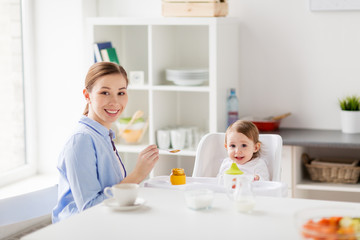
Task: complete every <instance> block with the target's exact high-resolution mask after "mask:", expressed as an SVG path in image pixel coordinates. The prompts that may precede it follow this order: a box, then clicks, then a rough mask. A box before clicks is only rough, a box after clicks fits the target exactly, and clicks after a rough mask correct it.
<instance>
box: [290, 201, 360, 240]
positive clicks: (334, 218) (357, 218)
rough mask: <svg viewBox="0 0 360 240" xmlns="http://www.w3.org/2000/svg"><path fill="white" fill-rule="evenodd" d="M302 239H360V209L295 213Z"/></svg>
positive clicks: (324, 209) (329, 209) (329, 207)
mask: <svg viewBox="0 0 360 240" xmlns="http://www.w3.org/2000/svg"><path fill="white" fill-rule="evenodd" d="M295 225H296V227H297V229H298V231H299V234H300V236H301V237H302V239H322V240H327V239H332V240H337V239H354V240H356V239H360V208H345V207H331V206H328V207H317V208H307V209H303V210H300V211H298V212H296V213H295Z"/></svg>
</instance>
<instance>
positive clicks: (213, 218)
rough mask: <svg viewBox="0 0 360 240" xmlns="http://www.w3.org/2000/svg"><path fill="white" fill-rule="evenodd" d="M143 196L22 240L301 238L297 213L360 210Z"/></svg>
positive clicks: (263, 200) (163, 193)
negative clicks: (125, 206)
mask: <svg viewBox="0 0 360 240" xmlns="http://www.w3.org/2000/svg"><path fill="white" fill-rule="evenodd" d="M140 197H142V198H144V199H145V200H146V203H145V205H144V206H142V207H141V208H139V209H136V210H133V211H113V210H112V209H110V208H109V207H107V206H105V205H104V204H103V203H102V204H99V205H97V206H94V207H92V208H90V209H88V210H86V211H84V212H82V213H80V214H77V215H75V216H73V217H70V218H69V219H66V220H64V221H62V222H59V223H56V224H53V225H50V226H48V227H45V228H43V229H40V230H38V231H37V232H34V233H31V234H29V235H27V236H24V237H23V238H22V239H23V240H42V239H44V240H45V239H46V240H48V239H52V240H57V239H59V240H63V239H66V240H71V239H87V240H92V239H94V240H95V239H96V240H99V239H104V240H105V239H106V240H111V239H157V240H161V239H166V240H169V239H171V240H173V239H179V240H180V239H181V240H185V239H216V240H218V239H235V238H236V239H300V237H299V234H298V231H297V230H296V228H295V224H294V213H295V212H296V211H299V210H301V209H304V208H308V207H323V206H332V207H333V206H347V207H352V208H354V209H355V208H357V209H360V204H358V203H349V202H330V201H320V200H307V199H292V198H275V197H264V196H261V197H260V196H259V197H256V206H255V210H254V212H253V213H252V214H243V213H239V212H236V211H235V209H234V206H233V204H232V202H231V201H230V200H229V199H228V198H227V196H226V194H224V193H215V199H214V202H213V207H212V208H211V209H209V210H201V211H194V210H191V209H188V208H187V207H186V205H185V200H184V193H183V191H181V190H172V189H164V188H145V187H142V188H140Z"/></svg>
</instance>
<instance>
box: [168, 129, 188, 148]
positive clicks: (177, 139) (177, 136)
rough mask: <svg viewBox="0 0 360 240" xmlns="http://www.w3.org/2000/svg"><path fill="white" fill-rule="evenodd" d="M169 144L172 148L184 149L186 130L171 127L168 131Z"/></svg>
mask: <svg viewBox="0 0 360 240" xmlns="http://www.w3.org/2000/svg"><path fill="white" fill-rule="evenodd" d="M170 138H171V145H172V147H173V148H174V149H184V147H185V141H186V131H185V130H184V129H173V130H171V131H170Z"/></svg>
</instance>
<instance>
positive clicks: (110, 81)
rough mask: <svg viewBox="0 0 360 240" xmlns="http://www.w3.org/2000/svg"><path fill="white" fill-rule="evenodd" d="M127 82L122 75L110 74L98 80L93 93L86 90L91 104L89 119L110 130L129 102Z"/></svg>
mask: <svg viewBox="0 0 360 240" xmlns="http://www.w3.org/2000/svg"><path fill="white" fill-rule="evenodd" d="M126 88H127V86H126V80H125V78H124V77H123V76H122V75H121V74H110V75H106V76H103V77H101V78H99V79H97V80H96V82H95V83H94V85H93V88H92V90H91V92H88V91H87V90H86V89H84V91H83V93H84V96H85V98H86V100H87V102H88V103H89V114H88V117H89V118H91V119H93V120H95V121H97V122H99V123H100V124H102V125H103V126H105V127H106V128H108V129H110V127H111V124H112V123H113V122H115V121H116V120H117V119H118V117H119V116H120V114H121V113H122V112H123V111H124V109H125V107H126V104H127V102H128V95H127V89H126Z"/></svg>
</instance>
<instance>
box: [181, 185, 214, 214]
mask: <svg viewBox="0 0 360 240" xmlns="http://www.w3.org/2000/svg"><path fill="white" fill-rule="evenodd" d="M184 195H185V202H186V205H187V206H188V208H190V209H193V210H204V209H210V208H211V207H212V203H213V200H214V191H212V190H210V189H205V188H203V189H190V190H185V192H184Z"/></svg>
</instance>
